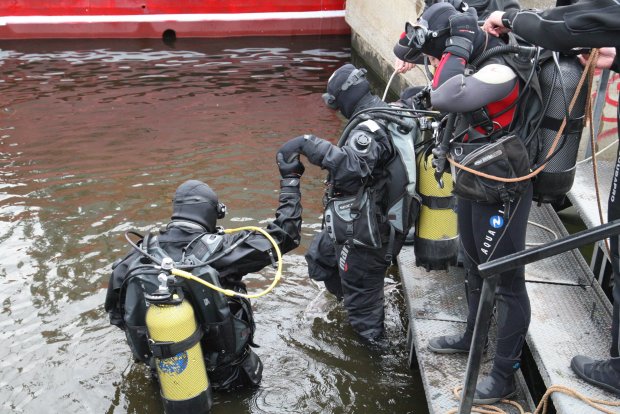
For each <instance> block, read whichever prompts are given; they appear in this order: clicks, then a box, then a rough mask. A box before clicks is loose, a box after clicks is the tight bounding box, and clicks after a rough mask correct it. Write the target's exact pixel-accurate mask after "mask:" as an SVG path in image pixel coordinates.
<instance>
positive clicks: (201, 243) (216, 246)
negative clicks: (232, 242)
mask: <svg viewBox="0 0 620 414" xmlns="http://www.w3.org/2000/svg"><path fill="white" fill-rule="evenodd" d="M223 243H224V236H222V235H221V234H209V233H207V234H204V235H203V236H202V237H200V238H199V239H198V240H197V241H196V243H195V244H194V247H193V248H192V254H193V255H194V256H195V257H196V258H197V259H198V260H200V261H201V262H206V261H207V260H209V258H210V257H211V256H212V255H213V253H215V252H217V251H218V250H220V249H221V248H222V244H223Z"/></svg>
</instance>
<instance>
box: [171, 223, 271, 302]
mask: <svg viewBox="0 0 620 414" xmlns="http://www.w3.org/2000/svg"><path fill="white" fill-rule="evenodd" d="M245 230H250V231H257V232H259V233H261V234H262V235H263V236H265V238H266V239H267V240H269V242H270V243H271V244H272V245H273V248H274V250H275V251H276V256H277V258H278V268H277V270H276V275H275V277H274V278H273V281H272V282H271V284H270V285H269V286H267V288H265V289H264V290H263V291H261V292H258V293H254V294H251V295H250V294H247V293H239V292H235V291H234V290H230V289H223V288H221V287H219V286H216V285H214V284H212V283H209V282H207V281H205V280H202V279H200V278H198V277H196V276H194V275H192V274H191V273H189V272H186V271H184V270H181V269H176V268H174V267H173V268H172V269H171V270H170V272H171V273H172V274H173V275H175V276H179V277H182V278H185V279H188V280H192V281H194V282H196V283H200V284H203V285H205V286H207V287H208V288H210V289H213V290H215V291H217V292H220V293H222V294H224V295H226V296H239V297H242V298H246V299H255V298H260V297H261V296H264V295H266V294H267V293H269V292H271V291H272V290H273V288H274V287H275V286H276V285H277V284H278V282H279V281H280V279H281V277H282V252H281V251H280V247H279V246H278V243H276V241H275V240H274V239H273V237H271V236H270V235H269V233H267V232H266V231H265V230H263V229H261V228H260V227H255V226H244V227H238V228H236V229H226V230H224V233H225V234H231V233H237V232H240V231H245Z"/></svg>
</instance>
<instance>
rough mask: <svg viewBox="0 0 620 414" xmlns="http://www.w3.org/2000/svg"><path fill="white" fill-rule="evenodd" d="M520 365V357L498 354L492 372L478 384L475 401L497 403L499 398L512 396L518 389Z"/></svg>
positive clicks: (476, 402) (494, 359) (475, 402)
mask: <svg viewBox="0 0 620 414" xmlns="http://www.w3.org/2000/svg"><path fill="white" fill-rule="evenodd" d="M520 366H521V360H520V359H518V358H514V357H513V358H505V357H501V356H499V355H497V354H496V355H495V358H493V368H492V369H491V372H490V373H489V375H487V376H486V377H484V378H483V379H482V380H480V381H479V382H478V384H477V385H476V392H474V401H473V403H474V404H495V403H496V402H498V401H499V400H502V399H505V398H510V397H512V396H513V395H514V394H515V393H516V391H517V384H516V383H515V372H517V370H518V369H519V367H520Z"/></svg>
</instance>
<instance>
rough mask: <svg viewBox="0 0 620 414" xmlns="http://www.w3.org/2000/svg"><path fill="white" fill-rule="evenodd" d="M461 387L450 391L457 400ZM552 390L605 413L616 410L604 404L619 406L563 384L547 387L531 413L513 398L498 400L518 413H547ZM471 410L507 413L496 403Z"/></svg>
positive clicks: (488, 413)
mask: <svg viewBox="0 0 620 414" xmlns="http://www.w3.org/2000/svg"><path fill="white" fill-rule="evenodd" d="M462 389H463V387H461V386H459V387H455V388H454V389H453V390H452V393H453V395H454V397H455V398H456V399H457V400H460V398H461V397H460V396H461V390H462ZM554 392H559V393H562V394H566V395H568V396H570V397H573V398H576V399H578V400H581V401H582V402H584V403H585V404H587V405H589V406H590V407H592V408H595V409H597V410H599V411H600V412H602V413H605V414H615V413H616V411H611V410H609V409H607V408H605V407H604V406H605V405H606V406H608V407H620V402H618V401H607V400H599V399H595V398H590V397H587V396H585V395H583V394H581V393H579V392H577V391H575V390H573V389H572V388H569V387H566V386H564V385H552V386H550V387H549V388H547V391H546V392H545V394H544V395H543V396H542V397H541V399H540V402H539V403H538V405H537V406H536V410H534V412H533V413H532V412H530V411H527V412H526V411H525V410H524V409H523V407H522V406H521V404H519V403H518V402H516V401H513V400H506V399H501V400H499V402H500V403H502V404H508V405H512V406H513V407H515V408H516V409H517V410H518V412H519V414H547V409H548V408H549V397H551V394H553V393H554ZM457 412H458V408H452V409H450V410H448V411H447V412H446V414H455V413H457ZM471 412H472V413H481V414H507V413H508V412H507V411H505V410H503V409H502V408H501V407H498V406H496V405H487V404H482V405H475V406H473V407H472V409H471Z"/></svg>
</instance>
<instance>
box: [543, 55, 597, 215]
mask: <svg viewBox="0 0 620 414" xmlns="http://www.w3.org/2000/svg"><path fill="white" fill-rule="evenodd" d="M558 63H559V65H558V66H559V70H558V66H556V64H555V62H554V61H553V59H547V60H546V61H545V62H544V63H543V64H542V65H541V68H540V73H539V75H538V79H539V83H540V87H541V92H542V96H543V99H544V106H543V111H544V115H543V118H542V120H541V124H540V129H539V130H538V133H537V134H538V136H537V139H538V151H537V154H538V155H537V157H536V159H535V160H534V163H535V164H536V165H541V164H543V163H544V161H545V158H546V157H547V154H548V153H549V149H550V148H551V145H552V144H553V141H554V139H555V137H556V135H557V131H558V130H559V129H560V126H561V124H562V120H563V119H564V117H565V116H566V113H567V110H568V106H569V104H570V101H571V100H572V98H573V96H574V94H575V92H576V91H577V86H578V84H579V79H580V77H581V74H582V72H583V67H582V65H581V64H580V63H579V61H578V60H577V58H576V57H574V56H563V55H560V56H559V59H558ZM586 94H587V87H585V83H584V86H583V87H582V88H581V90H580V91H579V97H578V98H577V100H576V102H575V105H574V106H573V110H572V111H571V112H570V114H569V116H568V118H567V122H566V126H565V127H564V132H563V136H562V137H560V140H559V142H558V145H557V147H556V149H555V151H554V154H553V155H552V156H551V159H550V160H549V161H548V163H547V165H546V167H545V168H544V169H543V170H542V171H541V172H540V173H539V174H538V175H537V176H536V178H535V180H534V195H533V199H534V201H537V202H538V203H553V204H557V205H560V204H562V203H563V201H564V197H565V196H566V193H567V192H568V191H569V190H570V189H571V187H572V185H573V181H574V178H575V168H576V161H577V153H578V151H579V145H580V142H581V135H582V131H583V118H584V114H585V102H586V96H587V95H586Z"/></svg>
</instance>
